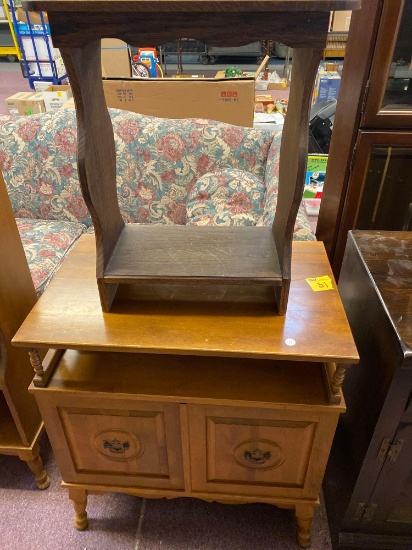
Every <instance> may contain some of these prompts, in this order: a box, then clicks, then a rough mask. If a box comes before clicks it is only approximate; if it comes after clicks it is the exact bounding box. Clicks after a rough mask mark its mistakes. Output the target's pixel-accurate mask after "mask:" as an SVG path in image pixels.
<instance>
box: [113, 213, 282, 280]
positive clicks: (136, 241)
mask: <svg viewBox="0 0 412 550" xmlns="http://www.w3.org/2000/svg"><path fill="white" fill-rule="evenodd" d="M104 279H105V281H106V282H108V283H113V282H130V281H136V282H139V281H140V282H142V281H150V280H153V282H156V281H157V282H161V281H166V282H167V281H169V282H173V281H176V282H179V281H180V282H182V283H188V282H193V281H202V280H206V281H208V282H209V284H213V282H215V283H216V282H222V283H224V282H225V281H227V282H231V283H232V284H234V283H236V282H237V281H239V282H242V281H245V282H246V283H247V282H248V281H249V282H250V283H263V284H272V285H273V284H281V280H282V276H281V272H280V268H279V262H278V259H277V255H276V249H275V243H274V242H273V237H272V231H271V229H270V227H191V226H183V225H182V226H179V225H176V226H175V225H173V226H172V225H162V224H152V225H138V224H127V225H126V227H125V228H124V230H123V232H122V234H121V237H120V239H119V241H118V243H117V246H116V249H115V251H114V253H113V255H112V257H111V260H110V263H109V265H108V266H107V269H106V271H105V274H104Z"/></svg>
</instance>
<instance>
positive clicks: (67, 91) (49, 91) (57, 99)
mask: <svg viewBox="0 0 412 550" xmlns="http://www.w3.org/2000/svg"><path fill="white" fill-rule="evenodd" d="M71 96H72V90H71V88H70V86H49V87H48V88H46V89H45V90H44V91H43V99H44V105H45V107H46V111H57V109H60V107H62V106H63V105H64V104H65V103H66V101H67V100H68V99H69V98H70V97H71Z"/></svg>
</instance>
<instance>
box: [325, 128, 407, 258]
mask: <svg viewBox="0 0 412 550" xmlns="http://www.w3.org/2000/svg"><path fill="white" fill-rule="evenodd" d="M410 174H412V132H398V133H391V132H364V131H362V132H359V137H358V141H357V144H356V152H355V158H354V165H353V170H352V173H351V177H350V180H349V186H348V193H347V197H346V201H345V206H344V211H343V215H342V222H341V225H340V228H339V233H338V240H337V247H336V252H335V257H334V259H333V264H334V267H336V266H340V265H341V263H342V258H343V253H344V250H345V246H346V237H347V234H348V231H349V230H350V229H376V230H388V231H410V230H411V229H412V181H411V178H410Z"/></svg>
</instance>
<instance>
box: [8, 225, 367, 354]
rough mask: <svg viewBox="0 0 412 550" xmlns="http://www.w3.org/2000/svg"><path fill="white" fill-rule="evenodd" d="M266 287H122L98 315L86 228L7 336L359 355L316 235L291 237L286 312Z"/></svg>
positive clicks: (122, 346) (80, 343) (47, 342)
mask: <svg viewBox="0 0 412 550" xmlns="http://www.w3.org/2000/svg"><path fill="white" fill-rule="evenodd" d="M324 275H328V276H329V277H330V278H331V279H332V281H333V287H334V288H333V290H326V291H321V292H314V291H313V290H312V289H311V287H310V286H309V284H308V283H307V281H306V278H309V277H321V276H324ZM268 292H270V293H273V289H272V288H271V287H261V286H250V287H247V288H242V287H233V288H232V287H225V288H222V287H220V288H217V287H213V286H211V287H210V286H209V287H208V286H201V285H197V286H192V285H181V286H174V287H171V286H169V285H158V286H157V287H156V286H155V285H132V286H127V285H126V286H125V287H123V288H121V289H120V288H119V290H118V292H117V295H116V298H115V301H114V302H113V306H112V309H111V311H110V313H103V312H102V309H101V306H100V301H99V294H98V290H97V283H96V277H95V240H94V236H93V235H83V236H82V237H81V238H80V239H79V241H78V242H77V244H76V245H75V247H74V248H73V250H72V251H71V252H70V254H69V255H68V257H67V259H66V260H65V262H64V264H63V265H62V267H61V268H60V270H59V271H58V272H57V273H56V275H55V276H54V278H53V280H52V281H51V283H50V285H49V286H48V287H47V289H46V291H45V292H44V294H43V296H42V297H41V298H40V300H39V301H38V302H37V304H36V305H35V307H34V308H33V310H32V311H31V313H30V314H29V316H28V317H27V318H26V320H25V321H24V323H23V324H22V326H21V327H20V329H19V331H18V332H17V334H16V335H15V337H14V339H13V343H14V344H15V345H17V346H23V347H47V348H60V349H87V350H93V351H117V352H142V353H166V354H184V355H206V356H207V355H209V356H212V355H216V356H234V357H251V358H264V359H265V358H266V359H278V360H281V359H286V360H296V361H299V360H301V361H339V362H342V363H357V362H358V353H357V349H356V347H355V344H354V341H353V338H352V334H351V331H350V328H349V324H348V321H347V319H346V315H345V312H344V309H343V306H342V303H341V300H340V296H339V293H338V291H337V287H336V283H335V281H334V280H333V275H332V271H331V269H330V266H329V262H328V259H327V256H326V253H325V249H324V247H323V244H322V243H320V242H314V241H305V242H294V243H293V254H292V283H291V289H290V295H289V302H288V309H287V313H286V315H285V316H279V315H276V313H275V306H274V303H273V294H271V295H270V296H269V297H268V295H267V294H268ZM178 295H180V299H179V300H177V301H176V297H177V296H178ZM206 295H208V301H206ZM246 295H247V296H248V297H249V299H250V296H251V295H253V302H250V301H244V300H245V296H246ZM212 298H213V299H212ZM211 299H212V301H210V300H211Z"/></svg>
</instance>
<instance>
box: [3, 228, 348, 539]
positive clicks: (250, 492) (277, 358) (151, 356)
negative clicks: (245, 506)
mask: <svg viewBox="0 0 412 550" xmlns="http://www.w3.org/2000/svg"><path fill="white" fill-rule="evenodd" d="M293 250H294V254H293V257H292V258H293V259H292V261H293V279H292V286H291V300H290V306H289V308H288V311H287V313H286V316H285V317H282V316H279V315H277V314H276V312H275V311H274V310H273V306H272V303H271V300H270V297H269V299H268V297H267V296H266V294H265V292H263V293H262V294H260V295H254V300H255V301H254V302H252V303H251V302H250V301H249V300H247V301H245V302H243V301H239V299H238V294H237V292H238V291H237V290H236V289H235V290H234V291H233V292H235V294H231V293H230V292H228V293H227V294H226V295H225V296H222V294H221V292H220V290H219V289H218V291H217V292H216V294H215V295H214V299H213V292H214V291H213V288H211V289H210V293H211V294H210V300H208V301H206V302H205V301H202V300H201V299H199V298H198V301H193V300H192V299H190V296H193V295H192V294H191V292H195V293H196V292H197V293H198V289H197V287H196V286H194V287H193V288H192V289H191V288H185V289H183V291H184V292H183V294H179V293H181V292H182V289H181V288H180V287H179V288H176V286H171V287H170V288H169V289H168V291H169V292H170V299H166V300H165V291H166V288H165V286H164V285H162V286H161V287H160V290H159V289H156V288H155V287H153V286H148V287H143V286H139V287H136V286H134V285H131V286H126V287H124V288H122V289H120V292H119V293H118V295H117V297H116V300H115V301H114V308H115V309H114V312H113V313H104V312H102V309H101V306H100V300H99V294H98V291H97V287H96V281H95V272H94V260H95V258H94V253H95V247H94V238H93V236H92V235H83V236H82V237H80V239H79V240H78V242H77V243H76V245H75V246H74V248H73V250H72V251H71V252H70V255H69V256H68V258H67V260H66V261H65V262H64V263H63V265H62V267H61V268H60V270H59V277H55V278H54V279H53V280H52V282H51V283H50V285H49V286H48V287H47V289H46V291H45V293H44V294H43V296H42V299H41V300H39V302H37V304H36V306H35V307H34V308H33V310H32V312H31V313H30V315H29V316H28V317H27V319H26V320H25V321H24V323H23V324H22V326H21V327H20V329H19V331H18V332H17V334H16V336H15V337H14V340H13V342H14V343H15V344H16V345H18V346H23V347H36V346H38V347H40V348H44V347H52V348H58V352H57V353H56V354H55V359H54V360H53V361H49V362H48V363H47V364H46V363H45V362H44V363H43V364H42V362H41V361H38V360H37V359H36V360H35V361H33V363H34V366H35V369H36V376H35V378H34V380H33V384H32V386H31V388H30V391H31V392H32V393H33V394H34V395H35V397H36V400H37V402H38V405H39V408H40V410H41V414H42V417H43V419H44V422H45V425H46V429H47V432H48V434H49V437H50V441H51V444H52V447H53V450H54V453H55V455H56V459H57V462H58V464H59V467H60V469H61V472H62V477H63V486H64V487H67V489H68V490H69V497H70V498H71V499H72V500H73V503H74V508H75V526H76V527H77V528H78V529H85V528H86V527H87V514H86V504H87V494H88V492H96V491H97V492H105V491H119V492H122V491H123V492H127V493H129V494H136V495H145V496H148V497H151V496H152V497H159V496H163V497H169V498H173V497H183V496H192V497H197V498H201V499H204V500H210V501H212V500H217V501H221V502H232V503H233V502H238V503H244V502H267V503H270V504H274V505H276V506H279V507H285V508H290V509H292V510H294V511H295V515H296V519H297V523H298V540H299V542H300V544H301V545H302V546H304V547H307V546H309V545H310V541H311V520H312V517H313V513H314V509H315V507H316V506H317V505H318V504H319V491H320V487H321V483H322V478H323V474H324V470H325V466H326V462H327V458H328V455H329V451H330V447H331V444H332V439H333V435H334V432H335V427H336V423H337V421H338V417H339V415H340V414H341V413H342V412H344V410H345V403H344V401H343V398H342V394H341V391H340V387H341V383H342V380H343V377H344V373H345V364H353V363H356V361H357V358H358V355H357V351H356V347H355V345H354V343H353V339H352V336H351V333H350V329H349V325H348V322H347V319H346V316H345V314H344V311H343V307H342V304H341V302H340V298H339V294H338V292H337V289H336V283H335V282H334V280H333V277H332V274H331V270H330V266H329V265H328V262H327V258H326V254H325V251H324V248H323V246H322V244H321V243H319V242H314V241H306V242H294V244H293ZM316 276H329V277H330V278H331V285H330V287H331V288H329V290H327V291H324V292H314V291H313V290H312V288H311V286H310V285H309V284H308V282H307V279H310V280H312V278H313V277H316ZM137 291H138V292H137ZM249 291H250V289H249ZM158 292H160V294H158ZM245 292H246V290H245ZM253 292H255V289H253ZM159 296H161V297H162V299H161V300H159ZM188 297H189V299H188ZM68 304H70V306H69V305H68ZM319 327H322V331H320V330H319ZM32 356H33V357H35V356H36V353H35V352H33V351H32ZM337 362H339V363H340V365H339V366H338V367H336V363H337Z"/></svg>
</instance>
